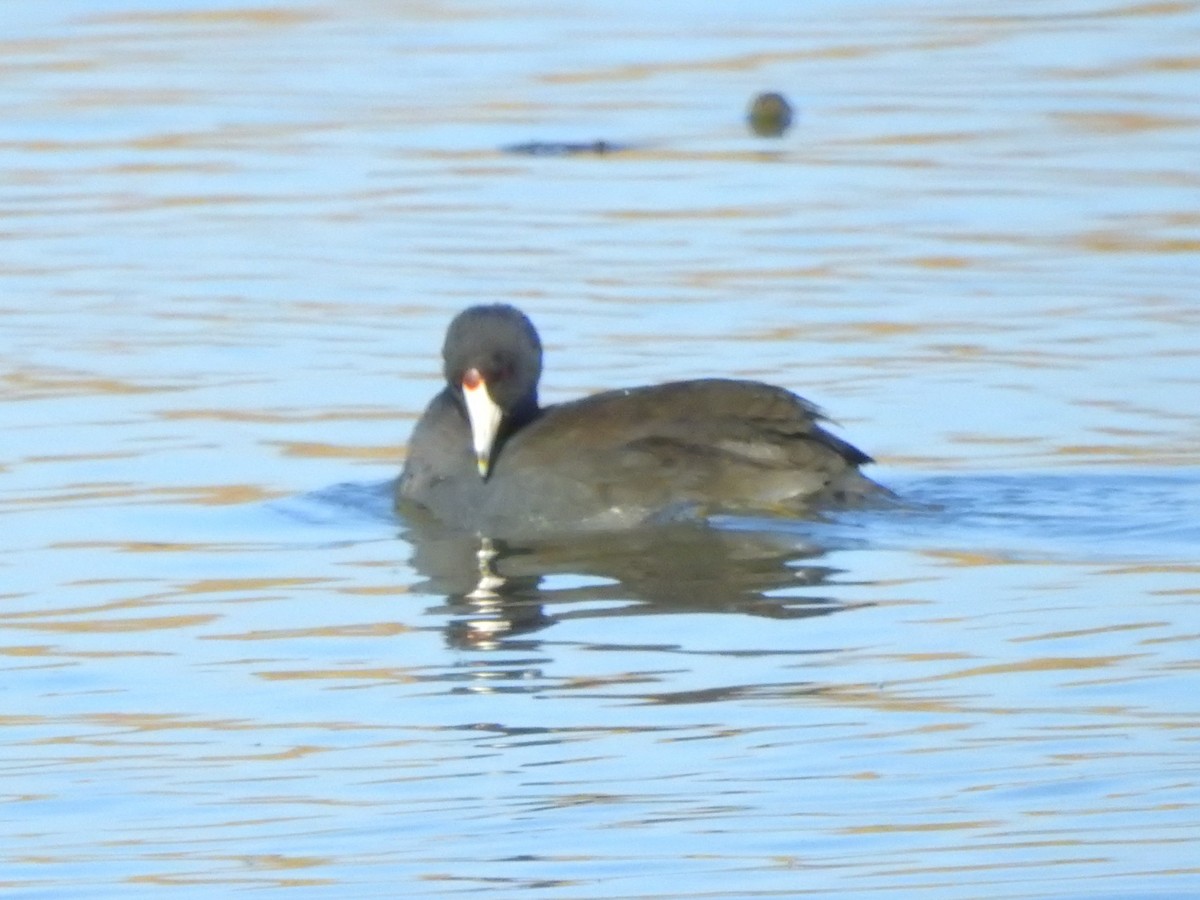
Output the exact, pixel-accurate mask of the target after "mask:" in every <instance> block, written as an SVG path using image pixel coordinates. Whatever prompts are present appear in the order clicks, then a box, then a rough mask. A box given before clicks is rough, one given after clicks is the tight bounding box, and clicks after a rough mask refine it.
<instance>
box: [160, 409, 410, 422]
mask: <svg viewBox="0 0 1200 900" xmlns="http://www.w3.org/2000/svg"><path fill="white" fill-rule="evenodd" d="M156 415H157V416H158V417H159V418H161V419H167V420H170V421H187V420H192V419H196V420H200V421H206V422H254V423H258V424H267V425H277V424H293V423H300V422H344V421H359V420H371V421H377V420H387V421H395V420H400V419H405V418H412V416H411V415H410V416H405V415H403V414H401V413H399V412H397V411H396V410H394V409H386V408H380V407H365V406H364V407H352V408H349V409H347V408H345V407H342V408H339V409H336V410H322V411H314V410H304V409H296V410H248V409H178V410H175V409H173V410H165V411H163V412H159V413H157V414H156Z"/></svg>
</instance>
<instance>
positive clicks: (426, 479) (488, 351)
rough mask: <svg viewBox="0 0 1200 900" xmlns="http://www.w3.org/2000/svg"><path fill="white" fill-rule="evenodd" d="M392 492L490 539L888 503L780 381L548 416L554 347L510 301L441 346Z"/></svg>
mask: <svg viewBox="0 0 1200 900" xmlns="http://www.w3.org/2000/svg"><path fill="white" fill-rule="evenodd" d="M442 360H443V366H442V371H443V373H444V375H445V378H446V387H445V388H444V389H443V390H442V391H441V392H440V393H438V394H437V395H436V396H435V397H434V398H433V400H432V401H430V403H429V405H428V407H427V408H426V409H425V412H424V413H423V414H422V416H421V418H420V420H419V421H418V422H417V425H416V427H415V429H414V430H413V434H412V437H411V439H410V441H409V445H408V455H407V458H406V460H405V462H404V468H403V470H402V472H401V475H400V478H399V480H398V481H397V483H396V498H397V502H398V504H400V505H401V506H403V505H405V504H409V503H411V504H415V505H417V506H419V507H423V508H424V509H426V510H427V511H429V512H430V513H432V514H433V515H434V516H435V517H436V518H437V519H439V520H441V521H442V522H443V523H445V524H447V525H451V526H453V527H456V528H462V529H467V530H471V531H474V532H477V533H479V534H482V535H485V536H493V537H503V536H505V535H506V534H516V533H531V532H532V533H536V532H540V531H547V530H553V531H556V532H558V531H562V530H589V529H619V528H628V527H632V526H636V525H639V524H642V523H646V522H653V521H662V520H674V519H678V518H703V517H705V516H708V515H711V514H714V513H733V514H739V513H740V514H787V515H797V514H802V513H804V512H805V511H808V510H811V509H813V508H814V507H816V506H820V505H823V504H828V503H837V502H841V501H846V500H852V499H858V498H863V497H868V496H870V495H872V494H883V495H886V494H887V491H886V489H884V488H882V487H880V486H879V485H878V484H876V483H875V482H874V481H872V480H870V479H869V478H867V477H866V476H865V475H863V474H862V473H861V472H860V471H859V467H860V466H863V465H865V464H867V463H869V462H872V460H871V458H870V457H869V456H868V455H867V454H866V453H864V452H862V451H861V450H859V449H858V448H857V447H855V446H853V445H852V444H850V443H848V442H846V441H844V440H842V439H841V438H839V437H836V436H835V435H833V434H831V433H830V432H829V431H827V430H826V429H825V427H823V425H822V424H821V423H822V421H823V416H822V414H821V412H820V411H819V409H818V408H817V407H816V406H814V405H813V404H811V403H809V402H808V401H807V400H804V399H803V398H801V397H798V396H796V395H795V394H793V393H791V392H790V391H787V390H785V389H783V388H781V387H774V386H772V385H769V384H763V383H761V382H758V381H747V380H739V379H729V378H703V379H698V380H692V381H674V382H669V383H666V384H655V385H648V386H645V387H634V388H623V389H618V390H611V391H606V392H604V393H599V394H594V395H592V396H588V397H583V398H581V399H578V400H573V401H570V402H567V403H560V404H556V405H553V406H546V407H543V406H541V405H540V404H539V403H538V383H539V380H540V379H541V374H542V342H541V339H540V338H539V336H538V333H537V330H536V329H535V328H534V326H533V323H532V322H530V320H529V319H528V317H526V316H525V314H524V313H522V312H521V311H520V310H518V309H516V308H515V307H513V306H509V305H505V304H494V305H483V306H473V307H471V308H469V309H466V310H464V311H463V312H461V313H459V314H458V315H457V316H456V317H455V318H454V320H453V321H452V322H451V323H450V327H449V329H448V330H447V332H446V339H445V342H444V344H443V347H442Z"/></svg>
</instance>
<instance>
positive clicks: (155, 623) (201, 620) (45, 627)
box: [6, 615, 220, 634]
mask: <svg viewBox="0 0 1200 900" xmlns="http://www.w3.org/2000/svg"><path fill="white" fill-rule="evenodd" d="M219 618H220V616H216V615H191V616H155V617H148V618H142V619H107V620H103V619H101V620H97V619H89V620H88V621H86V622H11V621H10V622H8V623H6V624H7V627H9V628H24V629H28V630H30V631H58V632H73V633H90V632H96V633H100V634H113V633H118V632H123V631H161V630H163V629H166V628H192V627H194V626H197V625H205V624H207V623H209V622H212V621H214V620H216V619H219Z"/></svg>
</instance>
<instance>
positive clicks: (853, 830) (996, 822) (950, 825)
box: [841, 819, 1004, 834]
mask: <svg viewBox="0 0 1200 900" xmlns="http://www.w3.org/2000/svg"><path fill="white" fill-rule="evenodd" d="M1003 824H1004V822H1003V820H1000V819H980V820H972V819H968V820H965V821H962V822H920V823H916V822H910V823H907V824H904V825H894V824H880V825H853V826H851V827H849V828H843V829H841V832H842V834H896V833H910V832H921V831H965V830H967V829H976V828H999V827H1000V826H1001V825H1003Z"/></svg>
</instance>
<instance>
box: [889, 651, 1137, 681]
mask: <svg viewBox="0 0 1200 900" xmlns="http://www.w3.org/2000/svg"><path fill="white" fill-rule="evenodd" d="M1144 655H1145V654H1140V653H1126V654H1123V655H1119V656H1044V657H1035V658H1034V659H1024V660H1020V661H1019V662H1012V663H996V664H994V665H990V666H974V667H973V668H970V669H960V670H958V671H957V672H946V673H944V674H941V675H931V676H929V677H927V678H915V679H911V680H910V681H909V683H910V684H911V683H917V682H924V681H953V680H956V679H959V678H975V677H977V676H979V675H1011V674H1013V673H1015V672H1060V671H1081V670H1085V669H1105V668H1109V667H1111V666H1116V665H1120V664H1121V663H1124V662H1128V661H1129V660H1131V659H1138V658H1140V657H1142V656H1144Z"/></svg>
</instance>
